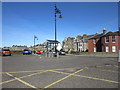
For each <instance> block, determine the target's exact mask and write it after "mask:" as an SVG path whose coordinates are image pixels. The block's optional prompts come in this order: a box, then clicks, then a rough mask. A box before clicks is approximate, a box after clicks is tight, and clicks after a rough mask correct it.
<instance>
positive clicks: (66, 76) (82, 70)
mask: <svg viewBox="0 0 120 90" xmlns="http://www.w3.org/2000/svg"><path fill="white" fill-rule="evenodd" d="M83 70H84V69H80V70H78V71H76V72H74V73H71V74H69V75H68V76H66V77H64V78H61V79H59V80H57V81H55V82H53V83H51V84H49V85H47V86H45V87H44V88H48V87H50V86H52V85H54V84H56V83H59V82H61V81H63V80H65V79H66V78H69V77H70V76H72V75H74V74H76V73H78V72H81V71H83ZM51 71H52V70H51ZM44 88H43V89H44Z"/></svg>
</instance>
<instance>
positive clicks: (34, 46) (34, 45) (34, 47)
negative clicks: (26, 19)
mask: <svg viewBox="0 0 120 90" xmlns="http://www.w3.org/2000/svg"><path fill="white" fill-rule="evenodd" d="M35 39H37V40H38V38H37V37H36V36H35V35H34V54H35Z"/></svg>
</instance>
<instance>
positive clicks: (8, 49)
mask: <svg viewBox="0 0 120 90" xmlns="http://www.w3.org/2000/svg"><path fill="white" fill-rule="evenodd" d="M2 51H10V50H9V49H3V50H2Z"/></svg>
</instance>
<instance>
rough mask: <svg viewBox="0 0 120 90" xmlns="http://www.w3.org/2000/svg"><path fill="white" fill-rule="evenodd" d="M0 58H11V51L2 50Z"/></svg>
mask: <svg viewBox="0 0 120 90" xmlns="http://www.w3.org/2000/svg"><path fill="white" fill-rule="evenodd" d="M2 56H11V51H10V50H9V49H2Z"/></svg>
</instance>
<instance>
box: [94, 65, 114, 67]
mask: <svg viewBox="0 0 120 90" xmlns="http://www.w3.org/2000/svg"><path fill="white" fill-rule="evenodd" d="M106 66H112V65H101V66H96V67H106Z"/></svg>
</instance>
